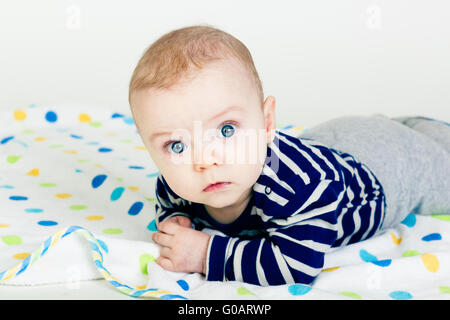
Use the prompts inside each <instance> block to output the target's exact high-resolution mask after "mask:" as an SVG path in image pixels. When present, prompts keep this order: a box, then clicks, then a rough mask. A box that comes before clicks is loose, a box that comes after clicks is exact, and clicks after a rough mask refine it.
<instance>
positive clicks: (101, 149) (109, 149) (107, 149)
mask: <svg viewBox="0 0 450 320" xmlns="http://www.w3.org/2000/svg"><path fill="white" fill-rule="evenodd" d="M111 151H112V149H111V148H99V149H98V152H103V153H104V152H111Z"/></svg>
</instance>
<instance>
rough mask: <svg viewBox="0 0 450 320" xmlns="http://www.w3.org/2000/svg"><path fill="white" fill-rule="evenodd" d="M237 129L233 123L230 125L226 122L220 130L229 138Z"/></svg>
mask: <svg viewBox="0 0 450 320" xmlns="http://www.w3.org/2000/svg"><path fill="white" fill-rule="evenodd" d="M235 130H236V129H235V128H234V127H233V126H232V125H230V124H226V125H224V126H223V127H222V130H221V131H220V132H221V133H222V135H223V136H224V137H225V138H229V137H231V136H232V135H233V134H234V131H235Z"/></svg>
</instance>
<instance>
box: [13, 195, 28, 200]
mask: <svg viewBox="0 0 450 320" xmlns="http://www.w3.org/2000/svg"><path fill="white" fill-rule="evenodd" d="M9 199H11V200H15V201H22V200H28V198H27V197H23V196H11V197H9Z"/></svg>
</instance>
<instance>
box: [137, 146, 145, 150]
mask: <svg viewBox="0 0 450 320" xmlns="http://www.w3.org/2000/svg"><path fill="white" fill-rule="evenodd" d="M134 148H135V149H136V150H147V148H146V147H143V146H137V147H134Z"/></svg>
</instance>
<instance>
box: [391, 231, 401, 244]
mask: <svg viewBox="0 0 450 320" xmlns="http://www.w3.org/2000/svg"><path fill="white" fill-rule="evenodd" d="M390 234H391V238H392V242H394V243H395V244H396V245H399V244H400V243H401V242H402V240H403V238H397V236H396V235H395V234H394V233H393V232H390Z"/></svg>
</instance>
